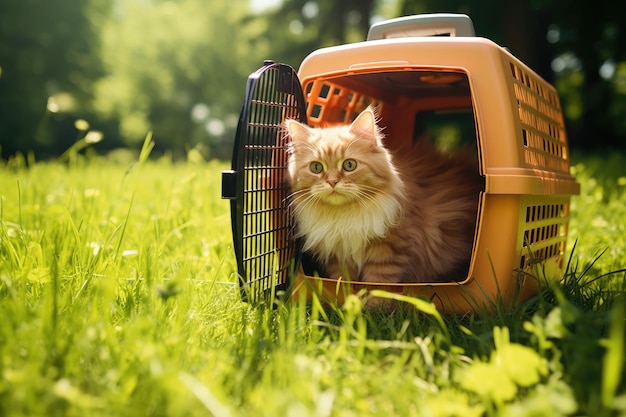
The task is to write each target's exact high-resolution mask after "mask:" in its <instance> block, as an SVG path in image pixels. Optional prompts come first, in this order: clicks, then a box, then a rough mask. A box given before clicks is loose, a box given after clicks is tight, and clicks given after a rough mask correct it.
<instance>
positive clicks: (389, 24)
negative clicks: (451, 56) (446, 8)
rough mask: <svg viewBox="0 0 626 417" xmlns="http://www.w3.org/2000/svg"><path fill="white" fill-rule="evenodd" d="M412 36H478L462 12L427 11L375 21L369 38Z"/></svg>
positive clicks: (470, 20) (370, 39)
mask: <svg viewBox="0 0 626 417" xmlns="http://www.w3.org/2000/svg"><path fill="white" fill-rule="evenodd" d="M412 36H459V37H462V36H476V33H475V32H474V24H473V23H472V19H470V17H469V16H467V15H465V14H460V13H427V14H419V15H415V16H404V17H398V18H396V19H389V20H384V21H382V22H379V23H374V24H373V25H372V27H370V30H369V33H368V34H367V40H368V41H372V40H377V39H389V38H406V37H412Z"/></svg>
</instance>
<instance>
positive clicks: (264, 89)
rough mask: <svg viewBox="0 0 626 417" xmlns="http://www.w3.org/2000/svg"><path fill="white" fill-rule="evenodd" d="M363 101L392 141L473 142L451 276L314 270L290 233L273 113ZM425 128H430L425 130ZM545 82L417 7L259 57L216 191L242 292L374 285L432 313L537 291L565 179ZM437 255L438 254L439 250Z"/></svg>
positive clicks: (562, 142) (462, 22)
mask: <svg viewBox="0 0 626 417" xmlns="http://www.w3.org/2000/svg"><path fill="white" fill-rule="evenodd" d="M370 105H373V106H375V107H377V109H378V114H379V116H380V124H381V125H382V127H383V128H384V132H385V135H386V138H387V141H388V142H387V143H386V146H388V147H389V148H391V149H393V148H395V147H398V146H400V145H402V144H404V143H405V142H407V141H413V140H416V138H418V137H421V136H423V134H424V133H430V136H433V137H438V138H441V139H442V141H441V143H438V145H439V146H452V145H454V144H455V143H458V142H464V143H466V144H467V143H469V144H471V145H472V146H473V147H474V148H475V149H476V157H477V162H478V166H479V171H480V172H479V174H480V175H481V177H482V178H484V192H481V193H480V196H479V198H478V201H479V203H478V204H479V207H478V215H477V219H476V227H475V232H474V243H473V249H472V254H471V261H470V266H469V270H468V271H467V274H466V275H463V276H459V277H458V278H457V280H455V281H454V282H444V283H415V284H383V283H381V284H377V283H363V282H356V281H347V280H343V279H342V278H341V277H332V278H326V277H319V276H316V273H315V271H316V270H319V268H316V265H315V263H314V261H313V260H312V259H310V257H309V256H307V254H305V253H304V254H303V253H302V250H301V243H300V242H299V241H298V239H296V238H295V236H296V233H295V230H296V228H297V225H296V224H295V223H294V219H293V216H292V211H291V207H290V204H289V189H288V187H287V185H286V174H287V167H286V161H287V153H286V147H287V145H288V141H289V137H288V136H286V135H285V134H284V131H283V130H282V123H283V121H284V120H285V119H287V118H291V119H297V120H299V121H301V122H303V123H308V124H309V125H311V126H325V125H327V124H329V123H337V122H341V123H350V122H351V121H352V120H353V119H354V117H356V115H358V114H359V113H360V112H361V111H362V110H364V109H365V108H366V107H367V106H370ZM433 132H434V134H433ZM569 168H570V163H569V151H568V145H567V137H566V132H565V127H564V121H563V115H562V111H561V106H560V103H559V98H558V95H557V92H556V90H555V89H554V87H552V86H551V85H550V84H548V83H547V82H546V81H545V80H543V79H542V78H540V77H539V76H538V75H537V74H536V73H534V72H533V71H532V70H531V69H530V68H528V67H527V66H526V65H524V64H523V63H522V62H521V61H519V60H518V59H517V58H515V57H514V56H513V55H512V54H511V53H510V52H508V51H507V50H506V49H504V48H502V47H500V46H498V45H497V44H495V43H494V42H492V41H490V40H488V39H484V38H480V37H475V36H474V29H473V25H472V22H471V20H470V19H469V17H467V16H465V15H457V14H432V15H431V14H428V15H419V16H410V17H404V18H399V19H392V20H388V21H385V22H381V23H379V24H376V25H374V26H372V28H371V29H370V32H369V34H368V39H367V40H366V41H364V42H359V43H354V44H348V45H341V46H336V47H330V48H324V49H320V50H317V51H315V52H313V53H311V54H310V55H309V56H308V57H307V58H306V59H305V60H304V61H303V62H302V64H301V66H300V69H299V71H298V74H296V73H295V71H294V70H293V69H292V68H291V67H289V66H287V65H284V64H278V63H274V62H271V61H267V62H265V64H264V65H263V67H262V68H261V69H259V70H258V71H256V72H255V73H253V74H252V75H251V76H250V78H249V79H248V84H247V88H246V97H245V102H244V105H243V108H242V111H241V115H240V119H239V125H238V128H237V134H236V138H235V143H234V150H233V160H232V170H229V171H225V172H224V173H223V191H222V194H223V195H222V197H223V198H227V199H230V200H231V216H232V231H233V242H234V249H235V255H236V258H237V266H238V272H239V276H240V284H241V291H242V296H243V297H244V299H246V300H249V301H257V300H264V299H268V297H269V298H271V297H274V295H275V294H277V293H278V292H279V293H282V294H285V295H286V296H296V295H301V296H310V295H311V294H312V293H315V294H317V295H318V296H320V297H321V298H322V299H323V300H324V301H328V302H333V303H339V304H341V303H342V302H343V300H344V298H345V296H346V295H347V294H351V293H359V294H361V293H364V292H367V291H368V290H371V289H383V290H386V291H390V292H395V293H402V294H405V295H410V296H417V297H424V298H427V299H430V300H433V301H434V302H435V303H436V304H437V306H438V307H439V309H440V310H441V311H443V312H455V313H458V314H464V313H467V312H470V311H476V310H479V309H480V310H483V309H485V310H487V311H488V310H490V309H491V307H492V306H493V302H494V301H495V300H496V299H498V298H500V299H501V300H503V301H504V302H505V303H512V302H514V301H516V300H523V299H526V298H528V297H530V296H532V295H533V294H536V292H537V279H536V278H535V277H543V276H545V277H552V278H556V277H558V276H559V274H560V273H562V270H563V268H564V253H565V250H566V241H567V225H568V220H569V203H570V197H571V196H572V195H575V194H578V193H579V184H578V183H577V182H576V181H575V179H574V178H573V177H572V176H571V175H570V172H569ZM442 256H445V254H442Z"/></svg>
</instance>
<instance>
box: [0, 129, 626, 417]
mask: <svg viewBox="0 0 626 417" xmlns="http://www.w3.org/2000/svg"><path fill="white" fill-rule="evenodd" d="M150 149H151V137H150V136H148V137H146V138H145V140H144V145H143V149H142V152H141V156H140V157H138V158H137V159H134V158H133V159H126V161H125V162H124V163H119V162H117V163H115V162H109V161H106V160H103V159H99V158H96V157H91V158H86V157H84V156H83V155H81V154H80V153H76V154H75V155H74V156H73V157H72V158H68V160H67V162H66V163H64V164H61V163H58V162H51V163H34V164H31V165H30V167H28V168H27V167H26V164H25V161H24V160H23V159H22V158H19V157H16V158H13V159H11V160H10V161H8V162H7V164H6V165H5V166H4V167H2V169H0V315H1V316H2V317H3V320H1V321H0V414H1V415H4V416H22V415H28V416H38V415H41V416H43V415H45V416H55V415H63V416H73V415H76V416H100V415H102V416H105V415H106V416H109V415H116V416H126V415H128V416H133V417H134V416H137V415H147V416H160V415H168V416H172V415H181V416H182V415H184V416H196V415H197V416H205V415H215V416H248V415H250V416H277V415H298V416H300V415H302V416H306V415H310V416H379V415H385V416H407V415H425V416H440V417H448V416H459V417H461V416H462V417H467V416H544V415H550V416H573V415H590V416H591V415H593V416H623V415H625V413H626V394H625V392H626V371H625V370H624V361H625V356H624V355H625V354H624V331H625V329H624V297H623V295H622V296H621V297H620V294H623V293H624V290H625V288H626V284H624V275H623V274H621V275H620V274H609V275H604V274H606V272H610V271H608V270H606V268H607V265H608V267H613V265H614V264H613V263H612V262H613V260H612V258H611V259H609V258H600V259H599V260H596V259H595V258H596V256H597V253H596V249H595V246H596V244H597V245H600V244H601V242H599V241H598V240H597V239H599V238H596V237H594V236H593V235H591V236H590V241H591V242H592V243H591V246H590V247H589V248H588V247H587V246H586V245H585V241H586V234H591V232H590V230H591V229H584V230H586V232H585V233H582V232H581V231H582V230H583V227H585V224H586V222H587V219H586V217H588V216H589V214H590V213H591V212H593V214H594V215H595V216H598V215H601V216H602V217H603V218H605V219H606V221H607V223H615V224H618V223H621V222H623V220H622V219H623V218H624V213H623V210H624V209H623V208H621V207H619V205H616V206H610V207H608V206H607V205H606V204H600V203H599V202H597V201H596V200H594V198H595V197H593V194H594V192H597V191H598V190H600V189H602V190H603V195H610V196H611V198H610V200H613V199H617V200H621V202H622V206H623V202H624V201H626V195H625V193H624V191H623V188H620V187H621V186H620V185H619V182H620V181H619V178H620V177H619V174H618V176H617V179H615V176H611V175H609V174H608V173H607V174H606V175H605V176H603V177H600V176H599V175H598V174H599V173H602V172H605V173H606V172H607V171H606V168H607V165H606V164H601V163H596V159H594V158H585V159H582V158H577V160H578V162H577V165H576V167H577V168H576V169H577V172H578V173H579V174H580V176H579V179H580V180H581V182H582V184H583V186H584V189H585V190H586V191H591V196H587V195H586V194H584V195H583V196H581V197H578V198H577V199H575V200H574V207H576V210H573V211H572V219H571V224H572V228H571V230H575V231H577V232H576V234H575V235H574V236H572V237H573V238H578V246H577V247H576V250H575V253H574V256H573V257H572V261H571V262H570V268H569V269H568V272H567V274H566V276H565V277H564V281H563V282H562V283H559V284H556V285H554V286H553V287H551V288H547V289H545V290H543V291H542V293H541V294H539V296H537V297H536V298H534V299H532V300H529V301H528V302H527V303H524V304H523V305H520V306H517V307H516V308H513V309H510V310H503V311H500V312H499V314H497V315H496V316H489V317H477V316H468V317H444V316H441V315H440V314H439V312H438V311H437V310H436V309H435V308H434V306H433V305H432V304H430V303H429V302H426V301H423V300H415V299H405V298H403V297H402V296H396V295H394V294H386V293H380V292H379V293H375V294H374V295H375V296H381V297H386V298H392V299H394V300H395V301H400V302H406V303H407V305H409V304H410V305H412V306H413V307H414V308H410V309H406V310H401V311H398V312H397V313H395V314H392V315H389V314H385V313H382V312H373V311H369V310H367V309H364V308H363V304H362V301H361V300H360V299H359V298H357V297H349V299H348V300H347V302H346V303H345V305H344V306H343V307H342V308H322V307H321V305H320V304H319V301H318V300H313V302H312V303H311V304H309V305H305V304H304V303H303V302H299V301H293V302H290V303H287V304H285V303H282V302H278V304H277V306H276V308H274V309H269V308H258V307H254V306H251V305H248V304H246V303H243V302H242V301H241V300H240V297H239V291H238V286H237V283H236V282H237V280H236V273H235V270H236V266H235V260H234V259H233V258H234V257H233V252H232V248H231V241H230V239H231V237H230V220H229V214H228V204H227V202H225V201H220V200H219V199H218V197H217V196H218V195H219V192H220V183H219V181H220V180H219V178H220V171H221V170H222V169H224V168H226V166H225V164H223V163H218V162H209V163H206V162H204V161H202V159H201V158H200V157H199V155H197V154H196V153H194V152H190V154H189V156H190V158H189V161H188V162H186V163H183V162H178V163H174V162H172V161H171V159H170V158H168V157H162V158H159V159H156V160H154V159H152V160H151V159H149V158H147V155H148V154H149V153H150ZM599 161H601V160H599ZM617 162H618V161H616V162H615V166H617V167H619V166H620V164H618V163H617ZM129 166H130V167H129ZM608 166H612V165H608ZM602 168H605V169H604V170H603V169H602ZM618 172H620V171H618ZM592 178H595V179H596V181H595V183H594V182H592V181H591V179H592ZM590 184H593V187H591V188H588V187H590ZM587 198H589V199H590V200H589V201H588V200H587ZM585 204H589V205H590V207H586V206H585ZM587 210H589V211H587ZM606 239H607V242H609V244H610V245H611V246H610V250H611V251H612V254H613V255H614V256H615V257H616V258H615V259H617V260H616V263H617V262H618V260H620V259H622V260H623V259H624V246H623V245H619V244H617V243H611V242H616V241H617V240H618V239H619V236H618V235H616V234H615V233H614V231H611V232H607V238H606ZM594 242H595V243H594ZM599 275H604V278H601V279H596V277H598V276H599Z"/></svg>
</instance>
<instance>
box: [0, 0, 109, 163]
mask: <svg viewBox="0 0 626 417" xmlns="http://www.w3.org/2000/svg"><path fill="white" fill-rule="evenodd" d="M108 3H109V2H107V1H105V0H59V1H55V2H39V1H34V0H25V1H22V0H6V1H3V2H2V3H1V4H0V67H2V74H1V75H2V76H1V77H0V147H1V148H2V149H1V150H2V155H12V154H14V153H15V152H16V151H28V150H33V149H38V150H40V154H45V153H47V152H49V151H50V149H51V148H52V147H55V142H57V141H58V142H62V140H61V139H60V138H59V137H68V138H72V135H66V136H63V135H59V133H60V132H63V133H66V132H67V131H68V130H71V128H72V124H73V120H71V121H68V120H65V119H64V118H62V117H61V116H60V114H57V113H58V112H63V113H65V114H73V115H75V116H76V115H77V117H81V116H80V115H84V114H85V113H86V112H85V107H88V105H89V102H90V100H91V98H92V91H93V89H92V85H93V82H94V80H95V79H97V78H98V77H99V76H100V75H101V74H102V67H101V62H100V55H99V52H100V48H99V42H98V33H97V30H96V27H97V25H99V24H100V23H101V22H102V18H103V16H106V14H107V11H108V7H109V6H108ZM47 109H50V110H51V111H48V110H47ZM68 122H69V123H68ZM70 144H71V142H69V143H67V142H66V143H60V146H59V145H56V146H59V147H60V148H61V149H64V148H66V147H67V146H69V145H70Z"/></svg>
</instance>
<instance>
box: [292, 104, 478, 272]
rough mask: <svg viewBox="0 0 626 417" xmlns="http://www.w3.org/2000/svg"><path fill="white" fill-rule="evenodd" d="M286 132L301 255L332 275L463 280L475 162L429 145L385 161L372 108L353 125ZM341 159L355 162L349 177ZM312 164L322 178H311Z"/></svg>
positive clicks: (296, 126)
mask: <svg viewBox="0 0 626 417" xmlns="http://www.w3.org/2000/svg"><path fill="white" fill-rule="evenodd" d="M285 127H286V131H287V132H288V134H289V135H290V136H291V149H290V156H289V166H288V173H289V183H290V186H291V191H292V194H291V204H293V208H294V214H295V218H296V221H297V225H298V231H299V234H300V236H302V237H303V240H304V250H305V251H308V252H310V253H312V254H314V255H315V257H316V258H317V259H318V261H319V262H321V263H322V264H323V265H324V266H325V267H326V269H327V272H328V273H329V275H330V276H331V277H338V276H343V277H344V278H346V279H351V280H360V281H366V282H382V283H391V282H437V281H450V280H462V279H464V278H465V276H466V274H467V267H468V264H469V258H470V255H471V249H472V242H473V234H474V227H475V223H476V212H477V208H478V195H479V189H480V181H479V177H478V170H477V167H476V160H475V158H473V157H470V156H469V155H467V156H465V155H444V154H442V153H440V152H439V151H438V150H436V149H435V148H434V147H433V146H432V145H430V143H429V142H428V140H421V141H419V142H417V143H416V144H415V145H413V146H411V147H410V148H408V149H402V150H398V151H396V152H395V153H394V154H392V153H391V152H389V151H388V150H387V149H386V148H385V147H384V146H383V135H382V133H381V132H380V129H379V128H378V126H377V124H376V116H375V114H374V112H373V110H371V109H367V110H365V111H364V112H362V113H361V114H360V115H359V116H358V117H357V118H356V119H355V121H354V122H353V123H352V124H351V125H345V126H335V127H328V128H310V127H308V126H305V125H303V124H300V123H298V122H296V121H294V120H287V121H286V122H285ZM347 159H350V160H354V161H356V168H355V169H354V170H351V169H350V170H346V169H344V162H345V161H346V160H347ZM313 162H318V163H321V164H322V166H323V170H321V172H314V171H315V169H314V170H312V163H313ZM349 168H350V167H349ZM464 274H465V275H464Z"/></svg>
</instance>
